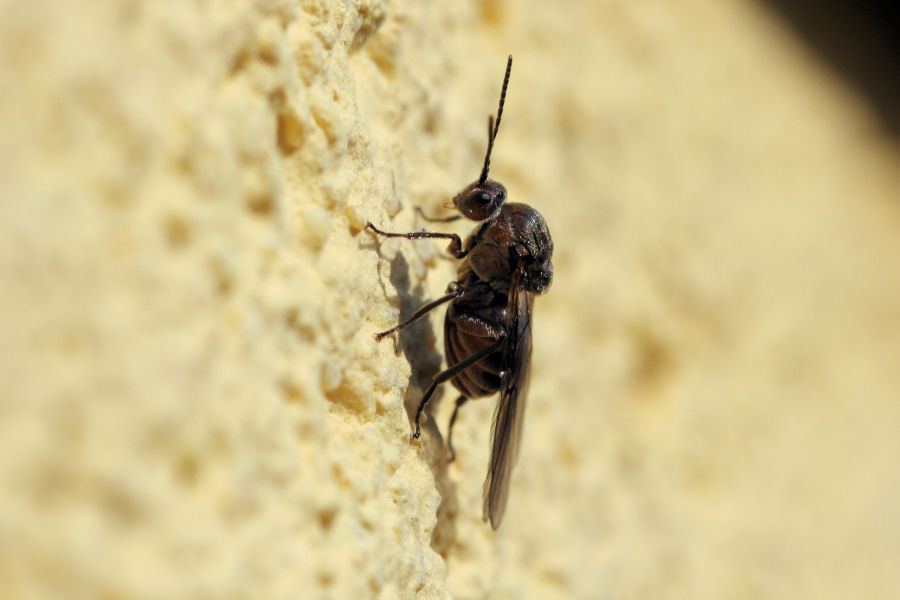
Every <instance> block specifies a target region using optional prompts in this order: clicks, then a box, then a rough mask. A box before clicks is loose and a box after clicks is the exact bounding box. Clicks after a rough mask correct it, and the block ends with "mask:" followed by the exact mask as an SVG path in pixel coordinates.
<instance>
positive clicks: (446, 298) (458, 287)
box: [375, 284, 464, 342]
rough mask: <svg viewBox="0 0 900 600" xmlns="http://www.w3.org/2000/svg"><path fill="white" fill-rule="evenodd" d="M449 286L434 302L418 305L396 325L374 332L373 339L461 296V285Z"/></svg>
mask: <svg viewBox="0 0 900 600" xmlns="http://www.w3.org/2000/svg"><path fill="white" fill-rule="evenodd" d="M450 287H451V288H452V291H451V292H450V293H449V294H447V295H446V296H442V297H440V298H438V299H437V300H435V301H434V302H429V303H428V304H426V305H425V306H422V307H420V308H419V310H417V311H416V312H414V313H413V314H412V316H411V317H410V318H408V319H407V320H405V321H403V322H402V323H400V324H399V325H397V326H396V327H391V328H390V329H388V330H387V331H382V332H381V333H376V334H375V341H376V342H380V341H381V340H382V339H384V338H385V337H387V336H389V335H391V334H392V333H394V332H395V331H399V330H401V329H403V328H404V327H407V326H409V325H412V324H413V323H415V322H416V321H418V320H419V319H421V318H422V317H424V316H425V315H426V314H427V313H428V311H430V310H433V309H435V308H437V307H438V306H440V305H441V304H443V303H444V302H449V301H450V300H453V299H454V298H459V297H460V296H462V293H463V291H464V290H463V288H462V286H461V285H455V286H454V285H453V284H451V286H450Z"/></svg>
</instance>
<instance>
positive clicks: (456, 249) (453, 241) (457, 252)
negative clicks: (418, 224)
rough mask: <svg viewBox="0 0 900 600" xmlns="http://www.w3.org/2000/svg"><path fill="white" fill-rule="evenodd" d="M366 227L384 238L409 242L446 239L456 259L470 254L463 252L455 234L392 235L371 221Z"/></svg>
mask: <svg viewBox="0 0 900 600" xmlns="http://www.w3.org/2000/svg"><path fill="white" fill-rule="evenodd" d="M366 227H368V228H369V229H371V230H372V231H374V232H375V233H377V234H378V235H383V236H384V237H401V238H406V239H408V240H418V239H422V238H444V239H448V240H450V245H449V246H447V252H448V253H450V254H451V255H453V256H454V257H455V258H463V257H464V256H465V255H466V254H468V253H469V252H468V251H467V250H463V247H462V240H461V239H460V238H459V236H458V235H456V234H455V233H438V232H436V231H413V232H411V233H391V232H388V231H382V230H380V229H378V228H377V227H375V226H374V225H372V223H371V222H370V221H367V222H366Z"/></svg>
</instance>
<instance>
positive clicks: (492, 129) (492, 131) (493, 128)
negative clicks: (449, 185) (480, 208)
mask: <svg viewBox="0 0 900 600" xmlns="http://www.w3.org/2000/svg"><path fill="white" fill-rule="evenodd" d="M511 71H512V55H510V57H509V59H507V61H506V75H505V76H504V77H503V89H502V90H500V107H499V108H497V122H496V123H495V122H494V118H493V117H488V147H487V152H486V153H485V155H484V168H483V169H481V177H479V178H478V184H479V185H481V184H482V183H484V182H485V181H487V176H488V169H489V168H490V166H491V150H493V149H494V139H495V138H496V137H497V131H499V130H500V117H502V116H503V103H504V102H505V101H506V86H508V85H509V74H510V72H511Z"/></svg>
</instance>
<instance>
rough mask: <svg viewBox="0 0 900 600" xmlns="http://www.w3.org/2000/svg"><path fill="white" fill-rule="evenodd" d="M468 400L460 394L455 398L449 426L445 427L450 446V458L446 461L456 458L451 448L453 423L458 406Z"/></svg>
mask: <svg viewBox="0 0 900 600" xmlns="http://www.w3.org/2000/svg"><path fill="white" fill-rule="evenodd" d="M468 400H469V399H468V398H466V397H465V396H463V395H462V394H460V395H459V398H457V399H456V406H454V407H453V414H452V415H450V426H449V427H447V447H448V448H450V460H448V461H447V462H453V461H454V460H456V451H455V450H454V449H453V424H454V423H456V414H457V413H458V412H459V407H460V406H462V405H463V404H465V403H466V402H467V401H468Z"/></svg>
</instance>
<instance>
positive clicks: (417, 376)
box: [375, 238, 458, 557]
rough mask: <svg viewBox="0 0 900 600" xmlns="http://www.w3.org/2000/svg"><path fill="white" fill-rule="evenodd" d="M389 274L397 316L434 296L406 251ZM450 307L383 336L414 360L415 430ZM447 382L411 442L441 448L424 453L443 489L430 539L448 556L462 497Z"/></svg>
mask: <svg viewBox="0 0 900 600" xmlns="http://www.w3.org/2000/svg"><path fill="white" fill-rule="evenodd" d="M375 244H376V245H377V247H378V248H379V250H378V252H379V254H380V252H381V251H380V243H379V240H378V239H377V238H376V239H375ZM388 278H389V280H390V282H391V285H392V286H393V288H394V291H396V294H397V298H398V303H399V308H400V315H399V317H398V321H404V320H406V319H408V318H409V317H410V315H412V313H413V312H415V311H416V309H418V308H419V307H420V306H422V305H424V304H426V303H428V302H430V301H431V300H434V299H435V298H433V297H431V296H429V295H426V294H425V293H424V290H423V289H422V286H421V285H416V286H415V287H414V288H413V287H412V286H411V283H410V280H409V263H407V261H406V258H405V257H404V256H403V254H402V253H399V252H398V253H397V255H396V256H395V257H394V258H393V259H392V260H391V263H390V273H389V275H388ZM385 294H386V295H388V296H390V294H391V290H389V289H386V290H385ZM445 310H446V305H444V306H440V307H438V308H436V309H434V310H433V311H432V312H431V313H429V314H428V315H426V316H424V317H422V319H420V320H419V321H417V322H415V323H413V324H412V325H409V326H408V327H406V328H404V329H402V330H400V331H399V332H397V333H396V334H394V335H393V336H391V337H389V338H385V339H383V340H382V341H381V343H382V344H394V345H395V346H394V347H395V350H396V351H398V352H403V355H404V356H405V357H406V360H407V361H408V362H409V365H410V382H409V383H410V385H409V386H408V387H407V390H406V394H405V395H404V397H403V405H404V408H405V409H406V415H407V418H408V419H409V424H410V432H412V430H413V427H414V424H413V423H414V418H415V414H416V410H417V409H418V406H419V402H420V401H421V399H422V393H423V392H424V390H425V389H426V388H427V387H428V386H429V385H430V384H431V381H432V378H433V377H434V375H436V374H437V373H438V372H439V371H440V370H441V367H442V362H443V353H442V352H441V351H440V350H439V349H438V347H437V336H436V335H435V328H436V327H439V326H440V325H438V324H439V323H441V322H442V321H443V316H444V311H445ZM447 385H451V384H450V383H449V382H448V383H447V384H445V385H442V386H440V387H438V389H437V390H436V391H435V393H434V395H433V396H432V398H431V399H430V400H429V402H428V405H427V406H426V408H425V411H424V413H423V419H422V421H421V426H422V437H421V438H420V439H419V440H417V441H411V442H410V443H413V444H418V445H422V446H426V445H427V446H428V447H436V448H437V452H428V451H426V452H425V453H424V456H425V458H426V459H427V460H428V463H429V467H430V468H431V471H432V473H433V474H434V478H435V483H436V484H437V487H438V491H439V493H440V494H441V504H440V506H439V507H438V515H437V516H438V523H437V526H436V527H435V531H434V535H433V536H432V541H431V545H432V548H433V549H434V551H435V552H437V553H438V554H441V555H442V556H445V557H446V555H447V551H448V549H449V548H450V546H451V545H452V544H453V541H454V540H455V537H456V514H457V506H458V503H457V500H456V486H455V484H454V483H453V482H452V481H451V480H450V477H449V475H448V466H449V462H448V454H447V449H446V444H445V441H444V436H443V434H442V433H441V429H442V428H441V426H439V424H438V423H437V421H436V419H435V418H434V412H435V409H436V408H437V406H438V403H439V402H440V401H441V400H442V399H443V398H444V396H445V395H446V393H445V392H446V390H445V389H444V388H445V387H446V386H447ZM454 397H455V395H454ZM444 427H446V424H444Z"/></svg>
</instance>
